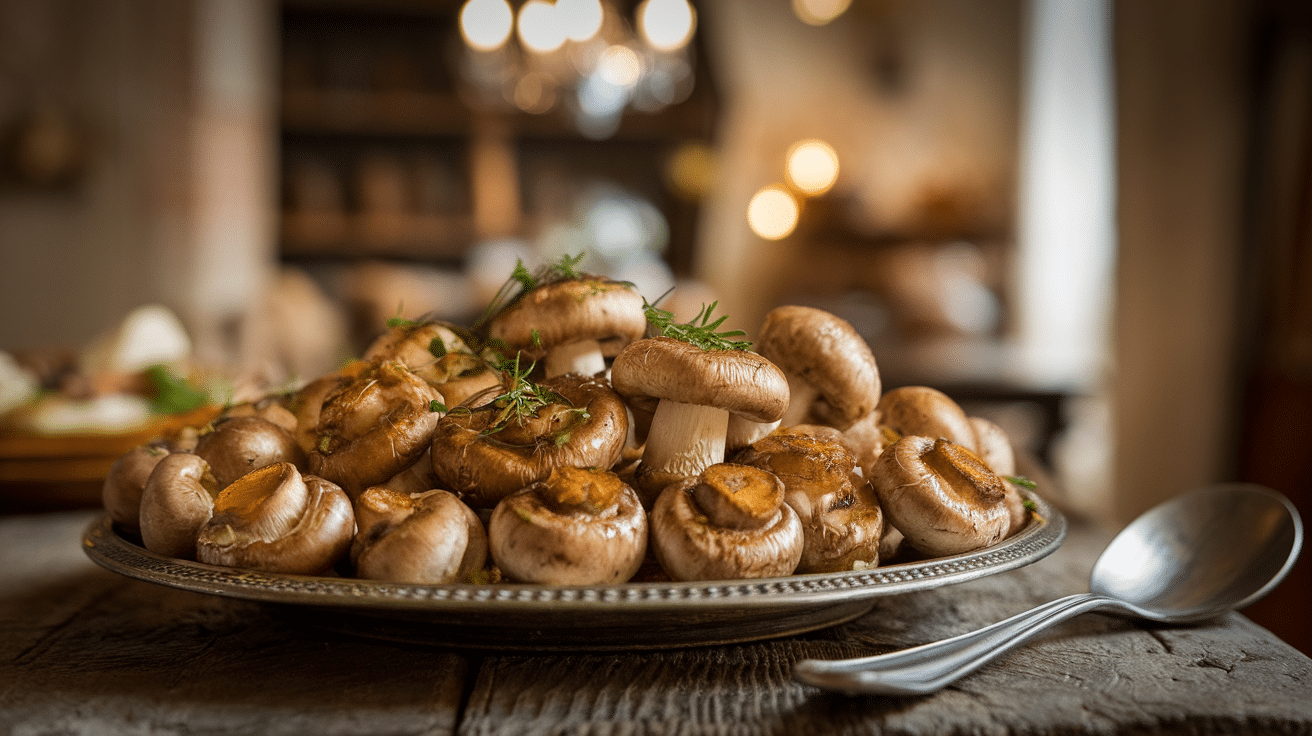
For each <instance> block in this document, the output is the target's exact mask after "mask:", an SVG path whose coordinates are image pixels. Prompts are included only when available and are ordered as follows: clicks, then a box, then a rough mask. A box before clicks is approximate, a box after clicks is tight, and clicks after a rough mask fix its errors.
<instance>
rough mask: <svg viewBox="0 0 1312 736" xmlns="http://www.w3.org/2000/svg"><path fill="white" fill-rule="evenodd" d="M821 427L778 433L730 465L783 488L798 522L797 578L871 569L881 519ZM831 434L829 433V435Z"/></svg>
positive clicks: (848, 461)
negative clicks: (766, 474)
mask: <svg viewBox="0 0 1312 736" xmlns="http://www.w3.org/2000/svg"><path fill="white" fill-rule="evenodd" d="M823 429H825V428H822V427H813V426H812V425H798V426H797V427H794V428H790V429H786V430H780V431H778V432H775V433H774V434H772V435H770V436H769V437H766V438H765V439H762V440H759V441H757V442H756V443H754V444H753V445H752V446H751V447H749V448H747V449H745V450H743V451H742V452H739V453H738V454H736V455H734V457H733V462H735V463H740V464H743V465H750V466H752V467H757V468H761V469H762V470H768V471H770V472H772V473H774V474H775V475H776V476H778V478H779V480H781V481H783V484H784V501H785V502H786V503H787V504H788V505H789V506H791V507H792V508H793V510H794V511H796V512H797V517H798V519H799V520H800V521H801V522H802V533H803V536H804V538H805V546H804V548H803V551H802V559H801V562H800V563H799V564H798V566H797V572H799V573H812V572H840V571H844V570H852V569H864V568H870V567H876V566H877V565H879V562H880V554H879V553H880V549H879V545H880V540H881V539H882V537H883V534H884V514H883V512H882V510H881V509H880V506H879V500H878V499H877V498H876V497H875V492H874V489H873V488H872V487H871V486H870V484H869V483H868V482H867V481H866V480H865V479H864V478H862V477H861V476H860V475H859V474H858V473H857V472H856V469H855V466H856V461H855V459H853V457H852V455H851V453H849V452H848V451H847V449H846V448H844V447H843V445H842V444H841V443H840V442H839V441H838V439H837V438H836V437H835V436H833V435H831V434H828V433H825V432H823V431H820V430H823ZM831 432H833V430H831Z"/></svg>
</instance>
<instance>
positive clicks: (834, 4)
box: [793, 0, 852, 26]
mask: <svg viewBox="0 0 1312 736" xmlns="http://www.w3.org/2000/svg"><path fill="white" fill-rule="evenodd" d="M851 4H852V0H793V13H794V14H796V15H797V17H798V18H800V19H801V21H802V22H803V23H806V24H807V25H811V26H822V25H825V24H826V23H828V22H830V21H832V20H833V19H835V18H837V17H838V16H840V15H842V14H843V13H844V12H845V11H846V10H847V8H848V6H849V5H851Z"/></svg>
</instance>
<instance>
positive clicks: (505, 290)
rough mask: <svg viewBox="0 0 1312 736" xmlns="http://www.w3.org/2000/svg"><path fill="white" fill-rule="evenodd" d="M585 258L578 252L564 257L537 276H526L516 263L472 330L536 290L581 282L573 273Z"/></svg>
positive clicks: (584, 254)
mask: <svg viewBox="0 0 1312 736" xmlns="http://www.w3.org/2000/svg"><path fill="white" fill-rule="evenodd" d="M586 255H587V252H586V251H581V252H579V254H578V255H573V256H572V255H569V254H568V253H566V254H565V255H562V256H561V257H560V258H559V259H557V260H556V261H555V262H554V263H549V264H547V265H545V266H542V267H541V268H539V269H538V270H537V272H530V271H529V270H528V267H527V266H525V265H524V262H523V261H522V260H516V261H515V268H514V270H513V271H511V272H510V278H508V279H506V282H505V283H504V284H502V285H501V288H500V289H497V293H496V294H495V295H493V297H492V300H491V301H490V302H488V305H487V309H485V310H483V314H482V315H481V316H480V317H479V318H478V320H477V321H475V322H474V329H475V330H478V329H480V328H482V327H483V326H485V325H486V324H487V323H488V322H490V321H491V320H492V318H493V317H495V316H496V315H498V314H500V313H502V312H504V311H505V310H507V309H509V308H510V307H511V306H513V305H514V304H515V302H518V301H519V300H520V299H521V298H523V296H524V295H525V294H527V293H529V292H530V291H532V290H534V289H536V288H538V287H539V286H546V285H547V284H554V283H556V282H558V281H568V280H570V279H581V278H584V277H585V274H583V273H580V272H579V271H578V270H576V269H577V266H578V265H579V264H580V263H582V262H583V259H584V257H585V256H586Z"/></svg>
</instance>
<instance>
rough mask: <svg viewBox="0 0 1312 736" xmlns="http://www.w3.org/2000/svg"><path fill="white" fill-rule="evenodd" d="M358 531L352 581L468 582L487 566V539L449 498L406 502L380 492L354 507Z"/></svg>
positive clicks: (439, 494)
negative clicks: (357, 578) (357, 579)
mask: <svg viewBox="0 0 1312 736" xmlns="http://www.w3.org/2000/svg"><path fill="white" fill-rule="evenodd" d="M355 514H356V517H355V518H356V522H357V524H358V525H359V531H358V532H357V533H356V535H355V542H354V543H353V544H352V547H351V559H352V561H353V563H354V566H355V573H356V576H357V577H361V578H365V579H368V580H387V581H391V582H396V583H432V584H445V583H458V582H470V581H472V580H473V579H474V576H475V575H476V574H477V573H478V572H480V571H481V570H482V569H483V565H484V563H485V562H486V561H487V533H486V532H485V531H484V530H483V523H482V522H481V521H479V519H478V516H477V515H476V514H475V513H474V512H473V510H472V509H470V508H469V507H468V506H466V505H465V504H464V503H463V502H461V500H460V499H458V498H456V497H455V495H454V494H451V493H448V492H446V491H443V490H438V489H434V490H430V491H426V492H424V493H420V494H415V495H413V496H411V495H410V494H406V493H399V492H397V491H393V490H391V489H388V488H385V487H383V486H374V487H372V488H369V489H367V490H365V492H364V493H362V494H360V497H359V498H358V499H356V502H355Z"/></svg>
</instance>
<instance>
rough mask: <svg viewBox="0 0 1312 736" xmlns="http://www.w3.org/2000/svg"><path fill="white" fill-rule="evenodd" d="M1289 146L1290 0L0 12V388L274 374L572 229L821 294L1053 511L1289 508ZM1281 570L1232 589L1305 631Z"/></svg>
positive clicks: (291, 5) (1304, 637) (1308, 450)
mask: <svg viewBox="0 0 1312 736" xmlns="http://www.w3.org/2000/svg"><path fill="white" fill-rule="evenodd" d="M1309 144H1312V6H1308V5H1307V4H1306V3H1300V2H1293V1H1292V0H1291V1H1282V0H1257V1H1248V0H1205V1H1204V0H1148V1H1146V2H1140V1H1132V2H1131V1H1127V0H990V1H989V2H979V1H977V0H918V1H916V2H912V1H910V0H760V1H759V2H748V1H747V0H697V1H696V2H693V3H691V4H689V3H688V2H687V1H686V0H641V2H633V1H632V0H555V2H554V3H551V2H547V1H546V0H527V1H524V0H513V2H509V3H508V2H505V0H468V2H457V1H456V0H373V1H371V2H365V1H364V0H100V1H99V2H95V3H85V2H78V1H77V0H0V358H3V359H4V360H0V411H4V410H6V409H11V408H13V407H15V406H19V405H20V404H22V403H23V402H26V401H30V400H31V397H32V396H34V395H36V394H37V393H38V392H39V387H35V388H34V387H33V386H31V385H29V384H30V382H29V383H24V381H25V380H26V379H24V378H23V376H24V375H26V374H24V373H23V371H22V369H23V368H29V369H30V368H32V367H33V366H38V367H40V366H43V365H44V366H45V367H46V368H47V369H49V370H51V371H55V369H53V368H50V366H51V365H54V364H59V363H60V361H63V362H64V364H67V363H68V362H70V361H74V362H76V361H79V360H80V361H83V363H86V362H94V361H96V360H101V361H104V360H109V358H106V355H109V354H111V353H113V352H114V349H120V350H122V349H126V348H123V347H122V346H123V345H124V344H125V343H131V342H132V340H133V339H136V340H138V341H140V340H144V339H145V338H142V337H141V335H147V336H149V335H156V336H160V335H168V336H171V338H169V339H172V340H173V342H172V343H169V344H170V345H171V348H170V349H171V350H172V352H171V353H167V355H163V356H162V357H173V358H177V357H185V358H187V359H188V360H189V361H192V364H193V365H199V366H202V367H203V368H204V369H205V370H206V371H208V372H210V373H211V374H213V375H221V376H224V377H226V378H228V379H230V380H232V381H235V382H237V384H238V385H241V383H242V382H243V381H251V382H257V383H259V384H260V385H281V384H285V383H289V382H295V381H297V380H304V379H306V378H309V377H313V376H315V375H317V374H320V373H323V372H326V371H329V370H332V369H333V368H335V367H336V366H337V365H339V364H340V363H341V362H342V361H343V360H345V359H347V358H349V357H351V356H353V355H357V354H358V353H359V352H360V350H361V349H362V348H363V346H364V345H366V344H367V343H368V342H369V341H370V340H371V339H372V338H373V337H374V336H376V335H377V334H379V333H380V332H381V331H382V330H383V329H384V328H385V323H386V320H387V319H388V318H391V317H396V316H402V317H411V318H413V317H417V316H420V315H432V316H436V317H438V318H441V319H447V320H451V321H454V322H462V323H467V322H469V321H471V320H472V319H473V318H475V317H476V316H477V315H478V314H479V313H480V312H481V311H482V309H483V308H484V306H485V305H486V304H487V302H488V300H489V299H490V298H491V296H492V295H493V293H494V292H495V291H496V290H497V288H498V287H499V286H500V285H501V283H502V282H503V281H504V280H505V278H506V277H507V275H508V274H509V273H510V270H511V269H512V268H513V267H514V265H515V263H516V261H517V260H522V261H523V262H524V263H525V264H527V265H529V266H530V267H531V266H534V265H538V264H542V263H547V262H551V261H555V260H557V259H558V258H559V257H560V256H562V255H565V254H575V253H579V252H586V259H585V261H584V262H583V264H582V265H581V268H583V269H585V270H588V271H591V272H594V273H603V274H606V275H609V276H612V277H614V278H618V279H625V280H629V281H632V282H633V283H634V284H636V285H637V286H638V288H639V289H640V291H641V292H642V293H643V295H644V296H645V297H646V298H647V299H648V300H649V301H655V300H656V299H657V298H660V297H662V296H663V295H667V293H668V296H666V302H665V303H666V304H667V305H669V307H670V308H671V309H673V310H674V311H676V312H677V313H679V314H681V315H683V316H685V317H691V316H692V314H693V313H695V312H696V311H697V309H698V308H700V306H701V305H702V304H703V303H709V302H711V301H715V300H718V301H719V307H718V309H717V313H719V314H727V315H729V316H730V319H729V322H728V323H727V324H726V327H736V328H741V329H744V330H746V331H747V332H748V333H749V334H751V333H753V332H754V330H755V329H756V328H757V326H759V324H760V322H761V319H762V318H763V317H764V315H765V313H766V312H767V311H769V310H770V309H771V308H772V307H774V306H777V305H780V304H786V303H797V304H808V305H812V306H817V307H821V308H824V309H827V310H830V311H832V312H834V313H836V314H838V315H840V316H842V317H844V318H846V319H847V320H848V321H850V322H851V323H852V324H853V325H854V326H855V327H856V328H857V330H858V331H859V332H860V333H861V334H862V335H863V336H864V337H865V338H866V339H867V341H868V342H869V343H870V345H871V346H872V348H873V350H874V353H875V355H876V357H877V359H878V361H879V364H880V368H881V372H882V374H883V378H884V383H885V386H886V387H892V386H896V385H905V384H925V385H931V386H934V387H936V388H940V389H942V390H944V391H946V392H948V393H949V394H950V395H952V396H954V397H955V398H957V399H958V401H960V402H961V403H963V404H964V405H966V406H967V408H968V409H969V410H970V411H971V412H972V413H976V414H980V415H984V416H988V417H989V418H992V419H993V420H994V421H996V422H998V423H999V424H1001V425H1002V426H1003V427H1005V428H1006V429H1007V430H1008V431H1009V432H1010V433H1011V435H1012V437H1013V439H1014V440H1015V442H1016V443H1017V444H1018V445H1019V446H1021V447H1022V448H1023V449H1024V450H1026V451H1028V452H1029V453H1031V454H1032V455H1033V456H1034V457H1036V458H1038V459H1039V461H1040V462H1041V463H1042V464H1043V466H1044V467H1046V468H1048V469H1050V471H1051V476H1052V478H1051V483H1050V484H1049V486H1048V488H1047V489H1046V490H1047V492H1048V493H1049V495H1050V496H1052V497H1053V498H1054V500H1055V501H1057V502H1058V503H1059V504H1061V505H1062V506H1063V507H1064V508H1066V509H1068V510H1070V511H1071V512H1072V513H1079V514H1085V515H1088V516H1091V517H1093V518H1096V519H1099V520H1102V521H1106V522H1109V523H1113V524H1119V523H1123V522H1125V521H1127V520H1128V519H1130V518H1132V517H1133V516H1135V515H1136V514H1138V513H1139V512H1141V511H1142V510H1144V509H1146V508H1148V507H1149V506H1152V505H1154V504H1156V503H1157V502H1159V501H1161V500H1163V499H1165V498H1168V497H1170V496H1172V495H1174V494H1177V493H1179V492H1181V491H1184V490H1187V489H1189V488H1191V487H1194V486H1196V485H1200V484H1204V483H1209V482H1216V481H1229V480H1240V481H1251V482H1259V483H1264V484H1267V485H1270V486H1272V487H1274V488H1276V489H1278V490H1280V491H1282V492H1283V493H1285V494H1286V495H1288V496H1290V497H1291V499H1293V500H1294V501H1295V503H1296V504H1297V505H1298V506H1299V507H1300V508H1301V510H1302V512H1303V515H1304V517H1305V518H1309V517H1312V462H1310V460H1312V218H1309V214H1312V146H1310V145H1309ZM143 307H145V308H146V310H147V311H146V312H145V313H144V316H143V312H142V311H141V308H143ZM128 324H133V325H135V327H133V329H135V330H138V331H139V332H138V333H136V334H137V337H135V338H134V337H132V335H131V334H126V335H125V330H124V326H125V325H128ZM142 325H144V326H142ZM129 332H130V331H129ZM161 339H163V338H161ZM115 340H117V341H118V342H115ZM146 342H148V343H150V344H151V345H158V344H159V340H155V341H154V342H151V341H150V340H146ZM166 342H167V340H166ZM107 346H108V347H107ZM115 346H117V347H115ZM147 352H149V351H147ZM166 352H167V351H166ZM147 358H148V359H149V360H159V359H160V358H161V355H150V356H147ZM145 359H146V358H143V360H145ZM96 392H97V389H96V388H95V387H92V388H91V389H88V388H86V387H83V388H82V393H83V394H95V393H96ZM6 402H7V403H6ZM68 421H70V420H65V424H63V425H60V424H59V422H58V421H56V422H55V423H54V424H52V425H50V427H51V431H52V432H55V433H57V432H58V431H59V430H60V428H61V427H65V428H66V427H67V426H69V425H68ZM71 421H72V422H73V423H74V424H76V422H77V421H78V420H77V419H76V418H75V419H74V420H71ZM125 421H126V420H125ZM27 429H28V430H31V429H32V427H31V426H29V427H27ZM7 447H9V448H10V454H11V455H13V454H15V453H17V454H21V452H20V450H21V448H20V450H14V449H13V448H15V447H18V446H17V445H13V444H11V445H8V446H7ZM23 447H27V446H23ZM4 454H5V453H4V452H0V455H4ZM4 459H8V460H11V461H13V460H15V458H14V457H9V458H0V460H4ZM18 459H21V458H18ZM5 467H6V466H4V465H2V464H0V481H8V482H11V483H13V482H19V483H21V484H22V487H23V488H25V489H31V488H33V485H32V482H31V481H32V478H30V477H26V476H23V472H24V471H21V470H15V469H14V468H16V467H18V465H15V464H14V463H13V462H11V463H10V464H9V465H8V466H7V467H8V469H7V470H6V469H5ZM62 467H64V468H65V469H66V468H67V467H69V466H68V463H67V462H64V463H63V466H62ZM4 500H5V501H6V502H7V503H9V505H10V508H11V509H13V508H17V506H16V505H15V504H16V501H15V499H14V498H13V497H12V496H11V497H9V498H6V499H4ZM23 500H24V501H27V502H30V501H31V499H30V498H27V499H23ZM1305 557H1306V555H1305ZM1309 566H1310V565H1309V563H1308V562H1307V561H1304V562H1303V563H1301V564H1300V565H1299V567H1298V569H1297V570H1296V571H1295V574H1294V576H1293V577H1292V578H1291V579H1290V581H1289V582H1287V583H1286V584H1285V585H1283V586H1282V587H1281V588H1280V589H1279V590H1278V591H1277V592H1276V593H1275V594H1273V595H1272V596H1271V597H1270V598H1268V599H1267V600H1266V601H1263V602H1262V603H1260V604H1258V606H1256V607H1254V608H1253V609H1250V613H1251V615H1252V616H1253V618H1255V619H1256V620H1258V621H1259V622H1260V623H1262V624H1263V625H1266V626H1268V627H1269V628H1272V629H1273V630H1275V631H1276V632H1277V633H1278V634H1280V635H1281V636H1282V637H1284V638H1285V639H1286V640H1287V641H1290V642H1291V643H1293V644H1294V645H1295V646H1298V647H1300V648H1301V649H1302V650H1303V651H1304V652H1312V641H1309V632H1308V631H1307V629H1306V627H1305V626H1302V625H1301V624H1300V618H1301V617H1299V615H1298V614H1297V611H1298V610H1299V607H1300V606H1305V605H1307V604H1308V595H1309V593H1308V591H1309V590H1312V575H1310V574H1309Z"/></svg>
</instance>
